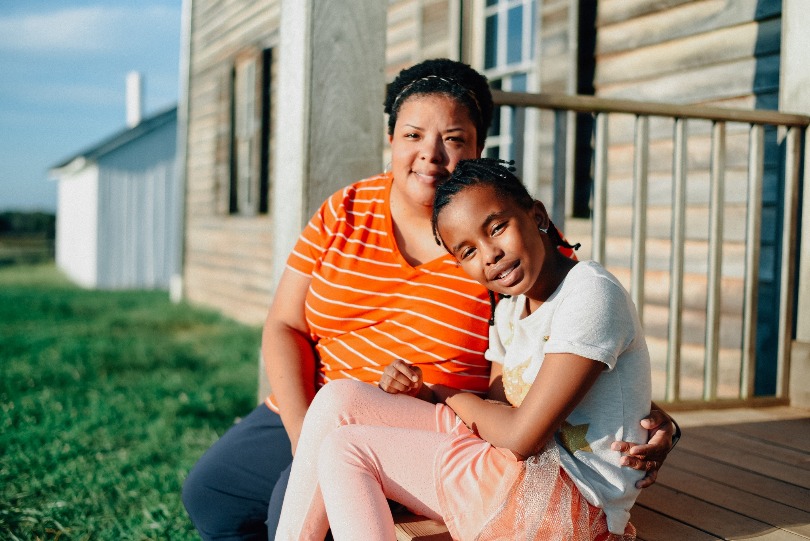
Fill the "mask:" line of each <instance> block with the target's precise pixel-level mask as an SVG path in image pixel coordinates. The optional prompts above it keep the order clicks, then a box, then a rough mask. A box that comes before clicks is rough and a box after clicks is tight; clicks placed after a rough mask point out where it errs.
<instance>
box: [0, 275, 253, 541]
mask: <svg viewBox="0 0 810 541" xmlns="http://www.w3.org/2000/svg"><path fill="white" fill-rule="evenodd" d="M259 337H260V330H259V329H258V328H257V327H247V326H244V325H239V324H237V323H234V322H233V321H230V320H227V319H226V318H224V317H221V316H219V315H217V314H215V313H213V312H210V311H204V310H200V309H195V308H192V307H189V306H187V305H184V304H172V303H171V302H170V301H169V299H168V295H167V294H166V293H163V292H144V291H124V292H100V291H87V290H82V289H79V288H76V287H74V286H72V285H71V284H70V283H68V282H67V281H66V280H65V279H64V278H62V277H61V276H60V275H59V273H58V272H57V271H56V270H55V269H54V268H53V266H50V265H39V266H11V267H5V268H0V539H2V540H5V539H12V540H40V539H42V540H44V539H54V540H56V539H58V540H60V541H66V540H90V539H93V540H106V539H109V540H113V539H114V540H142V539H160V540H163V539H171V540H174V539H199V537H198V536H197V534H196V532H195V530H194V528H193V526H192V525H191V523H190V521H189V520H188V517H187V515H186V513H185V510H184V509H183V505H182V503H181V501H180V487H181V485H182V482H183V479H184V478H185V476H186V474H187V473H188V470H189V469H190V468H191V466H192V465H193V464H194V462H195V461H196V460H197V459H198V458H199V456H200V455H201V454H202V453H203V452H204V451H205V450H206V449H207V448H208V447H209V446H210V445H211V443H213V442H214V441H215V440H216V439H217V438H218V437H219V436H220V435H221V434H222V433H223V432H224V430H226V429H227V428H228V427H229V426H230V425H231V424H232V423H233V421H234V420H235V418H236V417H237V416H239V415H244V414H246V413H247V412H249V411H250V410H251V409H252V408H253V407H254V406H255V403H256V363H257V360H256V359H257V355H258V349H259Z"/></svg>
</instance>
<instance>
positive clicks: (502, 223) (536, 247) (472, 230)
mask: <svg viewBox="0 0 810 541" xmlns="http://www.w3.org/2000/svg"><path fill="white" fill-rule="evenodd" d="M437 226H438V232H439V236H440V237H441V239H442V242H443V243H444V245H445V246H446V247H447V250H448V251H449V252H450V253H451V254H452V255H453V256H454V257H455V258H456V259H457V260H458V262H459V263H460V264H461V268H462V269H464V272H466V273H467V274H468V275H469V276H470V277H471V278H473V279H475V280H477V281H478V282H480V283H481V284H483V285H484V286H485V287H486V288H487V289H491V290H492V291H495V292H497V293H502V294H505V295H518V294H521V293H525V294H527V295H528V296H531V295H529V292H530V290H531V289H532V288H533V287H534V286H535V284H536V283H537V281H538V278H539V277H540V275H541V274H542V273H543V267H544V264H545V260H546V245H545V244H543V241H542V239H541V234H540V232H539V231H538V230H537V228H538V227H548V215H547V214H546V211H545V208H544V207H543V206H542V204H541V203H539V202H537V203H535V205H534V206H533V207H532V208H530V209H526V208H523V207H521V206H520V205H518V204H517V203H516V202H515V201H514V200H512V199H511V198H508V197H500V196H498V194H497V193H496V192H495V190H493V189H492V187H491V186H472V187H468V188H465V189H462V190H461V191H460V192H458V193H457V194H455V195H454V196H453V198H452V199H451V200H450V202H449V203H448V204H447V206H445V207H444V208H443V209H442V211H441V213H440V214H439V219H438V222H437Z"/></svg>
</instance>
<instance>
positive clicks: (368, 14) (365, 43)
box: [259, 0, 388, 397]
mask: <svg viewBox="0 0 810 541" xmlns="http://www.w3.org/2000/svg"><path fill="white" fill-rule="evenodd" d="M387 6H388V3H387V2H380V1H379V0H352V1H351V2H346V1H341V0H283V1H282V6H281V31H280V44H279V48H278V50H279V53H278V58H279V64H278V91H277V94H276V96H274V99H275V100H276V119H275V128H274V129H275V149H274V150H273V152H274V155H273V163H274V174H273V183H274V185H273V193H272V213H273V230H274V235H273V259H274V261H273V267H274V271H273V280H274V283H276V284H277V283H278V279H279V278H280V277H281V273H282V271H283V270H284V266H285V263H286V259H287V254H288V253H289V252H290V250H291V249H292V247H293V245H294V244H295V241H296V239H297V238H298V235H299V233H300V232H301V228H302V227H303V226H304V225H305V224H306V222H307V221H308V220H309V218H310V216H311V215H312V213H313V212H314V211H315V210H316V209H317V208H318V206H319V205H320V204H321V203H322V202H323V201H324V200H325V199H326V198H327V197H328V196H329V195H331V194H332V193H333V192H335V191H336V190H338V189H339V188H341V187H342V186H345V185H347V184H349V183H351V182H353V181H355V180H359V179H362V178H365V177H367V176H370V175H373V174H375V173H378V172H380V171H381V170H382V152H383V143H384V141H385V139H384V130H383V129H384V117H383V99H384V95H385V71H384V68H385V35H386V14H387ZM277 294H283V292H277ZM260 373H261V376H260V382H261V384H260V390H259V396H260V397H264V396H265V394H264V390H266V387H264V386H265V385H266V379H267V378H266V377H265V375H264V370H263V369H260Z"/></svg>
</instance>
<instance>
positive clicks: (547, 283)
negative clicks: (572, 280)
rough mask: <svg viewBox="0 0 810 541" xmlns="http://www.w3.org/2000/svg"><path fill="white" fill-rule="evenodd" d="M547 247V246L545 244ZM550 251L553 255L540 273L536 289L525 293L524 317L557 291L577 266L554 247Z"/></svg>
mask: <svg viewBox="0 0 810 541" xmlns="http://www.w3.org/2000/svg"><path fill="white" fill-rule="evenodd" d="M547 246H549V245H548V244H547ZM551 249H552V250H554V251H553V254H554V255H553V256H552V257H550V258H549V261H548V263H547V264H546V265H545V266H544V268H543V269H542V271H541V272H540V276H541V278H540V279H539V280H538V282H539V283H538V284H536V287H534V288H532V289H530V290H529V291H527V292H526V293H525V296H526V313H525V315H526V316H528V315H529V314H531V313H532V312H534V311H535V310H537V309H538V308H540V306H542V305H543V303H544V302H546V301H547V300H548V298H549V297H551V295H552V294H554V292H555V291H557V288H558V287H560V284H562V283H563V280H565V277H566V276H568V273H569V272H571V269H573V268H574V265H576V264H577V261H576V260H573V259H571V258H569V257H566V256H564V255H562V254H561V253H560V252H559V251H558V250H557V248H556V247H551Z"/></svg>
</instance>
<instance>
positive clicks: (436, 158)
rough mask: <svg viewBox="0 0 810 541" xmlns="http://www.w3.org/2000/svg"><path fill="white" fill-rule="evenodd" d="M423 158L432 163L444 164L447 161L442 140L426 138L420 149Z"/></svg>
mask: <svg viewBox="0 0 810 541" xmlns="http://www.w3.org/2000/svg"><path fill="white" fill-rule="evenodd" d="M420 154H421V156H420V157H421V158H422V159H423V160H428V161H430V162H431V163H443V162H444V159H445V152H444V145H443V144H442V140H441V138H436V139H434V138H430V137H425V138H424V139H423V140H422V147H421V148H420Z"/></svg>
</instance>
